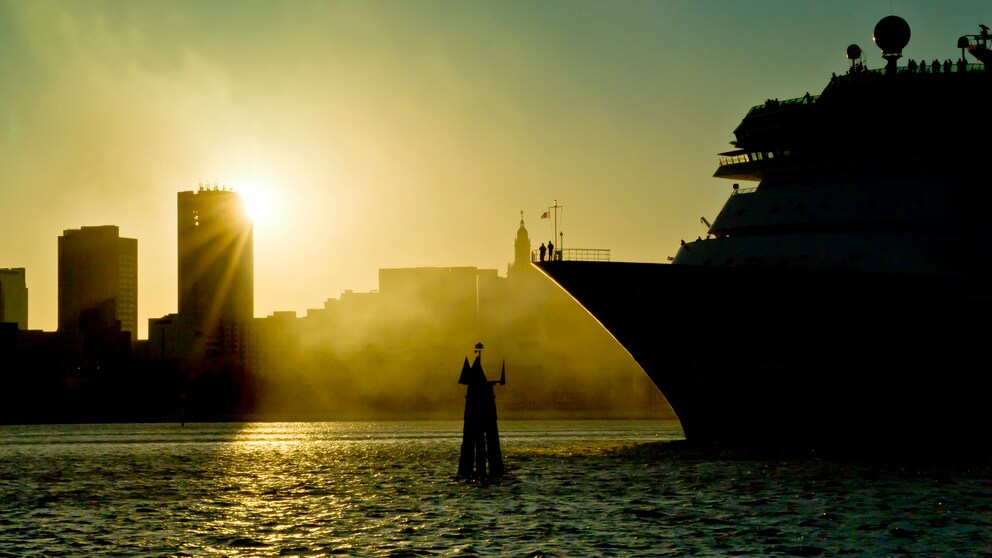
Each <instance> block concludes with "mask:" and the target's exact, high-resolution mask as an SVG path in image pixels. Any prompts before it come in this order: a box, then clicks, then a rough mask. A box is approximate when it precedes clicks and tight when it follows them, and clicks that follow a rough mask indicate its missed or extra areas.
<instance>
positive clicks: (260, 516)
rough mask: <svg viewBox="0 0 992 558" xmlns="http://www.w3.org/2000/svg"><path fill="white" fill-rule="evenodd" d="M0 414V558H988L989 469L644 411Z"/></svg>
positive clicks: (991, 525)
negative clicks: (711, 441)
mask: <svg viewBox="0 0 992 558" xmlns="http://www.w3.org/2000/svg"><path fill="white" fill-rule="evenodd" d="M500 433H501V436H502V447H503V454H504V460H505V462H506V465H507V467H508V469H509V470H508V472H507V474H506V475H505V477H504V478H502V479H500V480H499V481H494V482H490V483H485V482H478V481H472V482H469V481H464V480H458V479H456V478H454V473H455V472H456V470H457V461H458V451H459V446H460V442H461V424H460V423H458V422H396V423H292V424H290V423H278V424H271V423H250V424H187V425H186V426H185V427H183V426H180V425H179V424H157V425H85V426H7V427H0V555H5V556H31V555H36V556H38V555H46V556H49V555H79V556H97V555H116V556H121V555H124V556H168V555H178V556H202V555H227V556H287V555H299V556H317V555H359V556H370V555H372V556H433V555H439V556H473V555H509V556H732V555H748V556H797V555H806V556H809V555H824V556H837V555H854V556H980V555H992V482H990V470H992V467H990V466H989V465H987V464H982V465H974V464H973V465H969V466H963V465H962V466H956V467H948V466H920V465H915V466H910V465H900V464H898V463H878V462H873V463H867V462H852V461H843V462H835V461H829V460H823V459H814V458H793V459H772V460H767V459H766V460H754V459H745V458H733V457H729V456H725V455H724V456H710V457H707V456H701V455H698V454H695V455H688V454H686V453H678V452H674V451H672V450H671V445H667V444H665V443H664V442H665V441H666V440H671V439H673V438H674V437H675V436H676V435H677V425H673V424H671V423H666V422H657V421H645V422H641V421H575V422H558V421H555V422H552V421H547V422H523V421H521V422H515V421H509V422H501V423H500Z"/></svg>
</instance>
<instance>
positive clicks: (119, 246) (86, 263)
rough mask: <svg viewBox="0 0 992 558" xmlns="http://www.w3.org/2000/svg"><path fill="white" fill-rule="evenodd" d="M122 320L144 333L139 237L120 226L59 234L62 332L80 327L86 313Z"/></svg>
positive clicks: (124, 326) (108, 320)
mask: <svg viewBox="0 0 992 558" xmlns="http://www.w3.org/2000/svg"><path fill="white" fill-rule="evenodd" d="M84 314H85V315H92V316H95V317H96V319H97V320H99V322H100V323H101V324H103V325H109V324H111V323H113V322H114V321H119V322H120V325H121V331H127V332H130V334H131V340H132V341H133V340H134V339H136V338H137V334H138V241H137V240H136V239H133V238H121V237H120V232H119V229H118V228H117V227H116V226H114V225H104V226H99V227H82V228H79V229H67V230H65V231H63V233H62V236H60V237H59V331H79V330H80V319H81V317H82V316H84Z"/></svg>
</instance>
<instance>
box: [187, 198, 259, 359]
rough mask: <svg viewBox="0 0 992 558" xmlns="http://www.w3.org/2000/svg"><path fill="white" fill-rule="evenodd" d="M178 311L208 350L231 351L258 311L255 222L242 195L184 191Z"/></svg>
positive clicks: (242, 337) (239, 341)
mask: <svg viewBox="0 0 992 558" xmlns="http://www.w3.org/2000/svg"><path fill="white" fill-rule="evenodd" d="M177 202H178V204H177V205H178V234H179V237H178V249H179V262H178V263H179V266H178V267H179V270H178V271H179V315H180V317H182V319H183V320H184V321H186V322H187V323H189V324H191V325H192V328H193V332H194V336H195V337H196V338H205V340H206V344H207V350H219V351H221V352H229V351H230V350H231V347H230V345H231V344H232V343H234V344H239V343H241V342H242V341H243V339H244V330H245V328H246V327H247V326H248V324H249V322H250V321H251V319H252V317H253V316H254V312H255V308H254V297H255V293H254V278H253V273H254V260H253V253H254V252H253V244H252V242H253V241H252V235H253V232H252V222H251V219H250V218H249V217H248V214H247V213H246V211H245V208H244V203H243V201H242V199H241V196H239V195H238V194H236V193H235V192H234V191H231V190H226V189H222V190H218V189H217V188H216V187H214V188H213V189H207V188H203V187H202V186H201V187H200V189H199V190H198V191H185V192H179V195H178V198H177Z"/></svg>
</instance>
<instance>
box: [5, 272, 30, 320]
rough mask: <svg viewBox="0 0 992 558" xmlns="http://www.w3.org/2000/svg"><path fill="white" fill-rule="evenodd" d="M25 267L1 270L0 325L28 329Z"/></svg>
mask: <svg viewBox="0 0 992 558" xmlns="http://www.w3.org/2000/svg"><path fill="white" fill-rule="evenodd" d="M25 275H26V272H25V270H24V268H23V267H15V268H11V269H0V323H5V322H6V323H15V324H17V329H21V330H25V329H27V328H28V287H27V281H26V279H25Z"/></svg>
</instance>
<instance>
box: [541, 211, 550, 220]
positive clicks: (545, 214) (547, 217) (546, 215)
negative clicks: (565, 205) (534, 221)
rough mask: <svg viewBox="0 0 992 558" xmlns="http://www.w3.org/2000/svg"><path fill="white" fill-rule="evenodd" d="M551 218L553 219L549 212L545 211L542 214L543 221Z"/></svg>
mask: <svg viewBox="0 0 992 558" xmlns="http://www.w3.org/2000/svg"><path fill="white" fill-rule="evenodd" d="M550 218H551V216H550V215H548V212H547V211H545V212H544V213H542V214H541V219H550Z"/></svg>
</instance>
